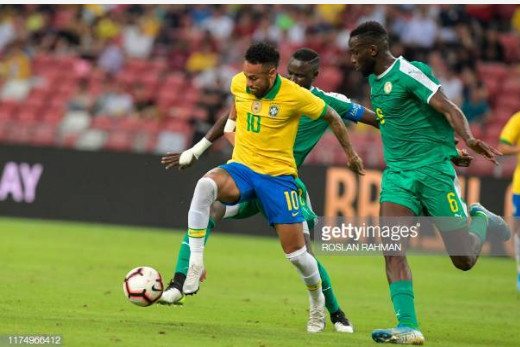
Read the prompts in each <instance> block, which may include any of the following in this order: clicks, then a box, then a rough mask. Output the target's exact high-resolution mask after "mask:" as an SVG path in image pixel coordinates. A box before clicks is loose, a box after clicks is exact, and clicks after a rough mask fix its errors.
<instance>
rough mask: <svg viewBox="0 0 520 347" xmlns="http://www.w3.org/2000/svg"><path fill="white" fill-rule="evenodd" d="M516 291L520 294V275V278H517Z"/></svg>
mask: <svg viewBox="0 0 520 347" xmlns="http://www.w3.org/2000/svg"><path fill="white" fill-rule="evenodd" d="M516 289H518V291H519V292H520V273H519V274H518V277H517V278H516Z"/></svg>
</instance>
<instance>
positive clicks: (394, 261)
mask: <svg viewBox="0 0 520 347" xmlns="http://www.w3.org/2000/svg"><path fill="white" fill-rule="evenodd" d="M385 262H386V267H387V268H392V269H393V268H396V269H397V268H398V269H400V268H404V267H406V265H407V261H406V257H404V256H396V255H388V256H385Z"/></svg>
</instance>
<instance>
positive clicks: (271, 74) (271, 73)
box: [267, 66, 276, 78]
mask: <svg viewBox="0 0 520 347" xmlns="http://www.w3.org/2000/svg"><path fill="white" fill-rule="evenodd" d="M267 74H268V75H269V77H271V78H272V77H274V76H276V68H275V67H274V66H273V67H271V68H270V69H269V71H268V72H267Z"/></svg>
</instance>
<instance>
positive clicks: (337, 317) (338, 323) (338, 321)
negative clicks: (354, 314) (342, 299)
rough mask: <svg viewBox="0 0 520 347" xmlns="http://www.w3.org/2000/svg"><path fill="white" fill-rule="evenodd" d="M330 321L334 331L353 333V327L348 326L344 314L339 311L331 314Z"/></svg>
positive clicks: (348, 323)
mask: <svg viewBox="0 0 520 347" xmlns="http://www.w3.org/2000/svg"><path fill="white" fill-rule="evenodd" d="M330 320H331V322H332V324H334V329H336V331H338V332H340V333H353V332H354V326H353V325H352V324H350V322H349V321H348V318H347V317H345V313H344V312H343V311H341V310H338V311H337V312H334V313H331V315H330Z"/></svg>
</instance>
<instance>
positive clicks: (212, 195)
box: [193, 177, 218, 203]
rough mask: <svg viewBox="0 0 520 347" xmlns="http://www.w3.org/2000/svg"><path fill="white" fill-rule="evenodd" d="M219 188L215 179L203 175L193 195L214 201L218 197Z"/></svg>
mask: <svg viewBox="0 0 520 347" xmlns="http://www.w3.org/2000/svg"><path fill="white" fill-rule="evenodd" d="M217 190H218V189H217V183H215V181H214V180H212V179H211V178H209V177H202V178H201V179H199V180H198V182H197V185H196V186H195V192H194V194H193V195H195V196H198V197H200V198H203V199H208V201H211V202H213V201H215V200H216V199H217ZM211 202H210V203H211Z"/></svg>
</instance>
